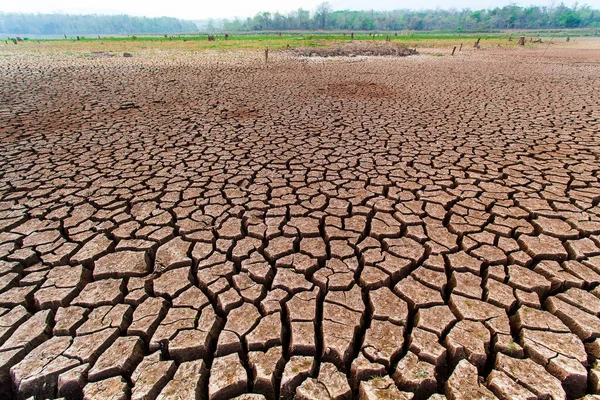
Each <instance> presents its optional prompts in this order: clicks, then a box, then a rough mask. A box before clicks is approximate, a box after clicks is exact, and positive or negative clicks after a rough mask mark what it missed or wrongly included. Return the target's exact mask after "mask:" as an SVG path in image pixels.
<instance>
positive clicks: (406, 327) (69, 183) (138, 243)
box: [0, 39, 600, 399]
mask: <svg viewBox="0 0 600 400" xmlns="http://www.w3.org/2000/svg"><path fill="white" fill-rule="evenodd" d="M598 44H599V42H598V41H594V40H590V39H575V40H573V41H571V42H570V43H568V44H567V43H558V42H557V43H555V44H552V45H551V46H550V47H549V49H548V50H547V51H546V52H545V54H544V51H545V48H546V46H547V45H546V44H545V43H542V44H541V45H536V46H526V47H525V48H514V47H513V48H505V47H485V46H484V47H483V48H482V49H481V50H476V49H473V48H472V45H471V46H467V45H466V44H465V46H464V47H463V50H462V51H461V52H457V54H456V55H455V56H454V57H451V56H449V53H450V51H451V49H448V48H440V49H435V48H433V49H425V50H420V49H418V50H419V51H420V52H421V54H420V55H418V56H410V57H404V58H385V57H384V58H373V57H360V58H353V59H349V58H333V59H316V60H306V59H297V58H293V57H290V56H289V55H286V54H284V53H279V52H275V53H273V54H271V55H270V59H269V64H268V65H265V64H264V55H263V53H262V52H260V51H259V52H256V51H255V52H228V53H222V52H193V51H188V50H185V51H184V50H177V51H169V50H168V49H164V48H147V49H135V50H134V51H132V54H133V57H130V58H124V57H122V56H121V55H120V54H117V56H115V57H105V56H103V55H100V54H91V53H90V52H81V51H75V52H66V51H64V49H62V50H60V51H52V49H51V47H48V46H46V47H44V48H43V49H44V50H43V51H41V50H39V49H38V50H35V49H34V48H33V47H26V46H22V47H20V48H19V49H10V50H9V49H8V48H6V47H5V48H2V50H1V51H2V53H1V54H0V55H1V57H0V119H1V121H2V123H1V124H0V397H2V396H4V397H6V398H13V397H20V398H28V397H30V396H36V398H55V397H66V398H68V399H76V398H82V397H83V398H86V399H109V398H110V399H125V398H132V399H142V398H143V399H155V398H160V399H175V398H181V399H192V398H200V399H204V398H208V399H228V398H233V397H235V396H240V395H245V394H248V393H255V395H245V396H243V397H242V398H244V399H261V398H263V397H262V396H264V397H266V398H267V399H273V398H292V397H294V396H295V397H296V398H298V399H343V398H360V399H389V398H394V399H411V398H414V399H426V398H430V396H432V395H433V396H432V397H431V398H432V399H443V398H448V399H490V398H496V397H497V398H500V399H516V398H522V399H535V398H552V399H563V398H579V397H582V396H584V395H586V394H594V393H599V392H600V366H599V365H598V364H597V362H596V359H597V358H600V340H599V339H598V338H599V337H600V318H599V316H600V289H598V288H597V286H598V284H599V283H600V207H599V205H598V204H599V203H600V183H599V181H598V179H599V170H600V164H599V161H600V160H599V158H600V136H599V131H600V106H599V104H600V98H599V97H600V94H599V93H600V91H599V90H598V87H599V84H600V53H599V52H598V49H599V48H600V46H599V45H598ZM111 396H112V397H111ZM590 398H591V397H590Z"/></svg>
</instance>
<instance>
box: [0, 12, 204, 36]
mask: <svg viewBox="0 0 600 400" xmlns="http://www.w3.org/2000/svg"><path fill="white" fill-rule="evenodd" d="M197 30H198V28H197V26H196V25H195V24H194V23H193V22H191V21H184V20H180V19H177V18H170V17H160V18H147V17H131V16H128V15H93V14H91V15H70V14H18V13H0V32H3V33H14V34H16V33H21V34H31V35H33V34H37V35H63V34H66V35H86V34H88V35H89V34H97V35H111V34H112V35H118V34H136V33H183V32H196V31H197Z"/></svg>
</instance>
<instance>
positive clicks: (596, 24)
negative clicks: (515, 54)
mask: <svg viewBox="0 0 600 400" xmlns="http://www.w3.org/2000/svg"><path fill="white" fill-rule="evenodd" d="M553 28H554V29H556V28H559V29H560V28H600V10H595V9H593V8H591V7H589V6H578V5H577V3H575V5H573V6H572V7H567V6H566V5H564V4H563V3H561V4H559V5H557V6H553V7H538V6H531V7H519V6H515V5H510V6H506V7H502V8H494V9H487V10H475V11H474V10H470V9H464V10H421V11H412V10H395V11H373V10H371V11H350V10H341V11H334V10H332V9H331V6H330V5H329V3H327V2H325V3H321V4H320V5H319V6H317V8H316V9H315V10H314V11H312V12H311V11H308V10H303V9H301V8H300V9H298V10H295V11H292V12H289V13H287V14H281V13H278V12H276V13H270V12H262V13H258V14H256V15H255V16H254V17H249V18H246V19H240V18H235V19H233V20H228V19H221V20H213V19H208V20H202V21H196V22H192V21H185V20H180V19H177V18H169V17H161V18H146V17H131V16H128V15H69V14H17V13H1V12H0V32H3V33H22V34H32V35H33V34H37V35H62V34H67V35H86V34H88V35H91V34H99V35H119V34H143V33H154V34H167V33H171V34H172V33H193V32H198V30H200V31H203V32H216V31H222V32H241V31H285V30H366V31H370V30H377V31H386V30H387V31H401V30H414V31H436V30H439V31H485V30H498V29H553Z"/></svg>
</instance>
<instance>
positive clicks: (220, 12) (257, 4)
mask: <svg viewBox="0 0 600 400" xmlns="http://www.w3.org/2000/svg"><path fill="white" fill-rule="evenodd" d="M322 1H323V0H216V1H215V0H94V1H92V0H26V1H22V2H21V1H14V0H13V1H11V0H0V12H23V13H38V12H39V13H70V14H90V13H96V14H129V15H137V16H147V17H160V16H168V17H176V18H182V19H190V20H199V19H207V18H233V17H241V18H245V17H250V16H253V15H255V14H256V13H257V12H259V11H270V12H275V11H279V12H283V13H285V12H288V11H291V10H295V9H298V8H300V7H302V8H304V9H305V10H311V11H313V10H314V9H315V8H316V7H317V5H318V4H319V3H321V2H322ZM564 2H565V4H567V5H571V4H572V2H571V1H569V0H566V1H564ZM329 3H330V4H331V7H332V8H333V9H334V10H345V9H349V10H371V9H373V10H394V9H402V8H409V9H429V8H443V9H448V8H457V9H462V8H471V9H481V8H492V7H502V6H505V5H509V4H516V5H520V6H527V5H537V6H551V5H553V4H554V5H556V4H559V3H560V0H420V1H418V2H414V1H411V2H407V1H398V0H396V1H394V0H330V1H329ZM584 3H585V4H587V5H590V6H592V7H594V8H600V0H586V1H582V2H581V3H580V4H584Z"/></svg>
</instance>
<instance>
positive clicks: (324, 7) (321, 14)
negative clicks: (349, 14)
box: [316, 1, 331, 29]
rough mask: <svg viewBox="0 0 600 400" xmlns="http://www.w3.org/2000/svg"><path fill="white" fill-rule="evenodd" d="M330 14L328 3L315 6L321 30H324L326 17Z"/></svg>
mask: <svg viewBox="0 0 600 400" xmlns="http://www.w3.org/2000/svg"><path fill="white" fill-rule="evenodd" d="M329 13H331V4H329V2H328V1H324V2H323V3H321V4H319V5H318V6H317V10H316V16H317V19H318V20H319V22H320V24H319V25H320V27H321V29H325V27H326V25H327V16H328V15H329Z"/></svg>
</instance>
